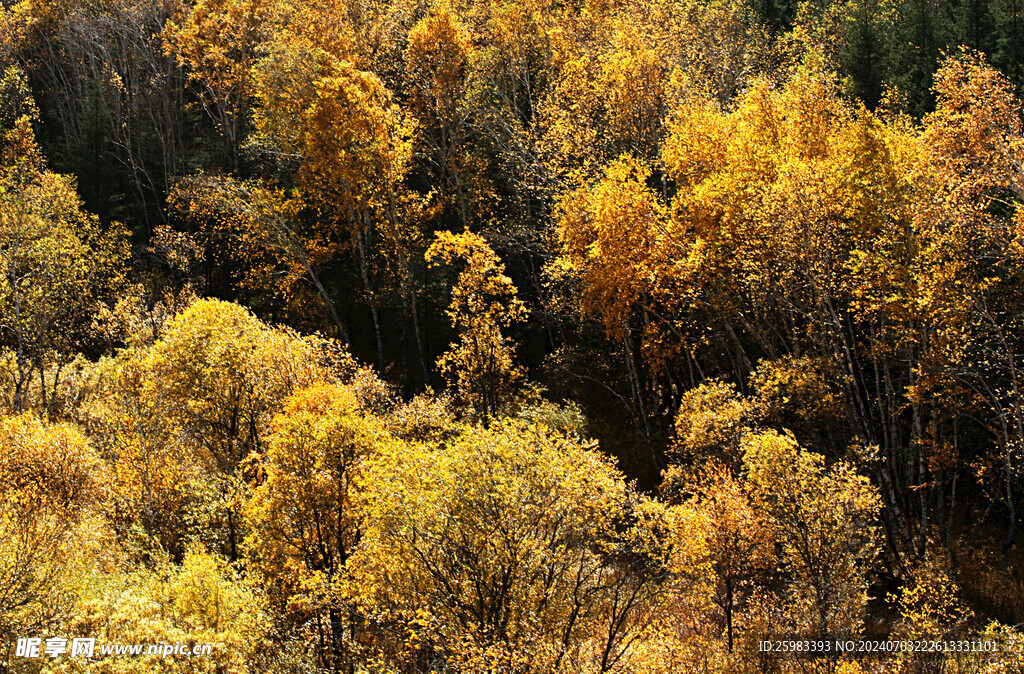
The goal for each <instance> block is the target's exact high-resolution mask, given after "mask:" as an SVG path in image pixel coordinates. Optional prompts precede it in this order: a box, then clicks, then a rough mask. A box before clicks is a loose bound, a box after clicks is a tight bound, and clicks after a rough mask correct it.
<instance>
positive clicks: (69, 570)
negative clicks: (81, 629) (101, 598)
mask: <svg viewBox="0 0 1024 674" xmlns="http://www.w3.org/2000/svg"><path fill="white" fill-rule="evenodd" d="M106 468H107V467H106V465H105V464H104V462H103V461H102V460H101V459H100V457H99V455H98V454H97V453H96V451H95V450H94V449H93V448H92V446H91V445H90V444H89V441H88V440H87V439H86V437H85V436H84V435H83V434H82V433H81V432H80V431H79V430H78V429H77V428H75V427H73V426H71V425H69V424H47V423H44V422H42V421H40V420H39V418H38V417H36V416H35V415H33V414H31V413H24V414H21V415H18V416H11V417H2V418H0V636H2V637H3V638H4V640H5V641H7V642H8V643H11V642H13V640H14V639H15V638H16V637H19V636H24V635H25V634H28V633H31V632H34V631H36V630H47V629H54V628H55V627H57V626H58V625H60V624H61V621H62V620H65V619H67V618H68V617H70V616H71V615H72V612H73V610H74V604H75V598H74V597H75V592H76V589H75V588H76V586H77V580H78V578H79V576H80V575H81V573H82V571H83V569H84V568H85V567H86V566H88V564H89V562H90V560H89V559H88V558H89V556H90V554H96V553H97V552H98V548H99V546H100V545H102V544H103V543H104V542H105V541H104V535H103V530H104V528H105V527H104V523H103V520H102V513H103V510H104V505H105V503H104V501H105V499H106V489H107V487H106V484H105V482H106V478H107V471H106Z"/></svg>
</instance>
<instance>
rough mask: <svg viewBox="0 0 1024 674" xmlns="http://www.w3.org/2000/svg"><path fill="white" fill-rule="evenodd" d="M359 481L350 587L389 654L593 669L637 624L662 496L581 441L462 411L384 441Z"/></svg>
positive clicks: (388, 659)
mask: <svg viewBox="0 0 1024 674" xmlns="http://www.w3.org/2000/svg"><path fill="white" fill-rule="evenodd" d="M359 485H360V492H361V495H360V507H361V511H362V515H363V517H364V518H365V520H364V527H365V529H364V530H365V534H364V537H363V540H362V542H361V543H360V545H359V546H358V548H357V551H356V553H355V555H354V556H353V557H352V559H351V560H350V565H349V566H350V573H351V577H350V587H351V591H352V593H353V595H354V596H355V597H356V601H357V603H358V604H359V605H360V606H361V607H363V611H364V612H365V614H366V615H367V616H368V617H369V618H370V621H371V625H373V626H374V627H375V630H374V633H375V634H377V635H378V637H377V638H378V652H379V653H380V656H379V657H381V658H382V659H383V660H384V662H385V663H387V665H388V666H392V667H395V666H402V664H401V663H415V664H416V666H419V667H427V666H433V667H438V666H443V667H449V668H455V669H458V670H459V671H501V672H510V673H512V672H521V673H525V672H535V671H572V672H605V671H614V670H621V668H622V667H624V666H626V665H625V664H624V663H626V662H628V660H629V657H630V655H631V653H632V649H633V647H634V646H635V645H636V643H637V641H638V640H641V639H642V638H643V635H644V633H645V630H646V627H647V625H648V619H649V617H650V615H651V613H652V612H653V611H654V610H655V608H656V605H657V597H658V593H659V589H660V586H659V585H658V582H657V581H658V579H659V578H660V577H661V574H662V571H663V569H664V564H665V556H664V550H663V546H662V544H661V543H660V542H659V536H658V534H657V533H656V532H657V531H658V530H659V527H664V524H663V520H664V512H663V508H661V507H660V506H659V505H658V504H656V503H654V502H651V501H648V500H647V499H645V498H643V497H640V496H638V495H636V494H634V493H632V492H631V490H629V489H628V488H627V486H626V484H625V483H624V481H623V480H622V478H621V476H620V475H619V474H618V473H617V471H615V470H614V469H613V468H612V467H611V466H610V465H609V463H608V461H607V460H606V459H604V458H603V457H602V456H600V455H599V454H598V453H597V452H595V451H594V450H593V449H591V448H589V447H588V446H587V444H586V443H584V442H581V441H580V440H578V439H575V438H573V437H569V436H566V435H563V434H561V433H557V432H554V431H550V430H548V429H547V428H545V427H543V426H539V425H532V424H528V423H523V422H513V421H506V422H501V423H495V424H493V425H492V426H491V427H490V428H489V429H487V428H483V427H481V426H474V427H471V428H468V429H466V430H465V431H464V432H462V433H461V434H460V435H458V436H457V437H455V438H454V439H452V440H450V441H448V442H445V443H443V444H441V445H440V446H434V447H430V446H422V445H414V446H409V445H401V444H397V443H386V444H385V445H383V446H382V447H381V448H380V451H379V452H378V453H377V454H376V455H374V456H373V457H372V459H371V460H370V461H369V462H368V463H367V465H366V468H365V471H364V472H363V473H362V474H361V475H360V478H359ZM387 635H395V636H394V637H391V638H390V639H389V638H387ZM388 643H390V646H387V644H388ZM385 646H387V647H385Z"/></svg>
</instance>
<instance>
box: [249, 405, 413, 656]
mask: <svg viewBox="0 0 1024 674" xmlns="http://www.w3.org/2000/svg"><path fill="white" fill-rule="evenodd" d="M385 442H397V441H396V440H395V439H394V438H391V437H390V436H389V435H388V434H387V433H386V432H385V431H384V429H383V424H382V422H381V421H380V419H378V418H376V417H374V416H373V415H372V414H370V413H369V412H368V411H367V410H366V409H364V408H362V407H361V404H360V401H359V400H358V399H357V397H356V394H355V392H354V391H353V390H352V389H351V388H350V387H345V386H339V385H320V386H314V387H312V388H308V389H303V390H302V391H299V392H298V393H296V394H295V395H293V396H292V397H291V398H289V399H288V401H287V402H286V403H285V405H284V409H283V410H282V411H281V413H280V414H279V415H278V416H277V417H276V418H275V419H274V422H273V425H272V428H271V431H270V437H269V444H268V446H267V450H266V452H265V454H264V455H263V457H262V461H261V463H260V471H261V473H262V480H261V482H260V484H259V486H258V487H256V489H254V491H253V494H252V498H251V499H250V500H249V501H248V502H247V504H246V508H245V514H246V518H247V520H248V523H249V528H250V531H251V533H250V535H249V537H248V539H247V546H248V548H249V549H250V551H251V552H252V553H253V554H254V556H255V559H256V563H257V565H258V566H259V567H260V568H262V569H263V570H264V573H265V574H266V576H267V579H268V580H269V581H270V583H269V585H268V587H270V589H271V594H272V597H273V598H274V599H275V600H276V601H277V602H278V603H279V604H280V605H281V606H287V607H288V608H290V609H291V610H292V611H294V612H297V613H299V614H300V615H301V616H314V617H315V619H316V620H317V621H318V624H319V621H320V620H321V618H322V617H324V616H325V615H326V617H327V619H328V624H327V631H329V633H330V647H329V649H327V650H328V651H329V653H330V663H331V666H332V667H333V668H334V670H335V671H337V670H339V669H340V668H342V667H343V666H345V665H353V664H355V663H356V662H357V660H356V659H355V657H354V655H355V653H356V650H355V648H356V647H355V641H356V635H355V632H356V631H357V630H358V624H357V623H356V622H355V621H354V620H353V619H352V607H351V605H350V603H349V602H348V600H347V597H346V591H345V585H344V581H345V572H346V564H347V563H348V560H349V557H350V556H351V555H352V554H353V552H354V551H355V549H356V546H357V545H358V544H359V541H360V538H361V534H362V529H361V525H360V514H359V511H358V509H357V508H356V506H355V501H356V499H357V489H356V484H357V481H358V479H359V477H360V475H361V473H362V471H363V467H364V464H365V463H366V462H367V461H368V460H369V459H370V458H371V457H372V456H373V455H374V453H375V452H376V450H377V448H378V447H379V446H380V445H381V444H382V443H385ZM304 619H305V618H304Z"/></svg>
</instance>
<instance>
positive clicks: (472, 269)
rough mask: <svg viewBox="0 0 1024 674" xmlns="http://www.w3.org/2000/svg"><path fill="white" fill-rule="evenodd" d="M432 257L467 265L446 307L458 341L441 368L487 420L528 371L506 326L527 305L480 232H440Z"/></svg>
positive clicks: (429, 254)
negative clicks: (524, 370)
mask: <svg viewBox="0 0 1024 674" xmlns="http://www.w3.org/2000/svg"><path fill="white" fill-rule="evenodd" d="M427 259H428V260H430V261H435V260H437V259H440V260H441V261H442V262H444V263H445V264H447V265H453V264H455V262H456V261H457V260H458V261H460V262H463V263H464V264H465V266H464V267H463V269H462V271H461V272H460V273H459V277H458V280H457V281H456V282H455V286H454V287H453V288H452V301H451V304H449V305H448V311H447V312H446V313H447V314H448V318H449V319H451V322H452V325H453V327H454V328H455V329H456V330H457V331H458V333H459V341H458V342H457V343H456V344H455V345H453V346H452V348H451V349H449V350H448V351H447V352H446V353H445V354H444V355H443V356H441V358H440V359H439V360H438V367H439V368H440V369H441V372H443V373H444V374H445V376H446V377H447V378H448V380H449V382H450V383H451V384H452V385H454V387H455V389H456V391H457V392H458V395H459V397H460V398H461V399H462V402H463V403H464V404H465V405H466V406H467V407H468V408H469V409H471V410H472V411H473V412H475V413H476V414H478V415H480V417H481V419H482V420H483V421H484V423H487V422H488V420H489V419H490V418H491V417H492V416H494V414H495V413H496V412H497V411H498V408H499V407H500V406H501V404H502V403H503V402H505V400H506V399H507V397H508V395H509V394H510V393H511V392H512V391H513V387H514V385H515V384H516V382H517V381H518V380H519V379H521V378H522V376H523V373H522V371H521V370H520V369H519V368H518V367H517V366H516V364H515V346H514V345H513V344H512V342H511V341H510V340H509V338H508V337H507V336H506V335H505V334H504V333H503V330H504V329H507V328H508V327H509V326H511V325H512V324H513V323H515V322H517V321H520V320H522V319H524V318H525V317H526V307H525V306H524V304H523V302H522V301H521V300H520V299H519V298H518V291H517V290H516V287H515V284H513V283H512V279H510V278H509V277H508V276H506V275H505V267H504V265H503V264H502V263H501V259H500V258H499V257H498V256H497V255H496V254H495V253H494V251H493V250H491V247H490V246H489V245H488V244H487V240H486V239H484V238H483V237H482V236H480V235H479V234H473V233H471V232H464V233H462V234H452V233H451V232H441V233H439V234H438V235H437V239H436V240H435V241H434V243H433V244H431V246H430V248H428V249H427Z"/></svg>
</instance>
